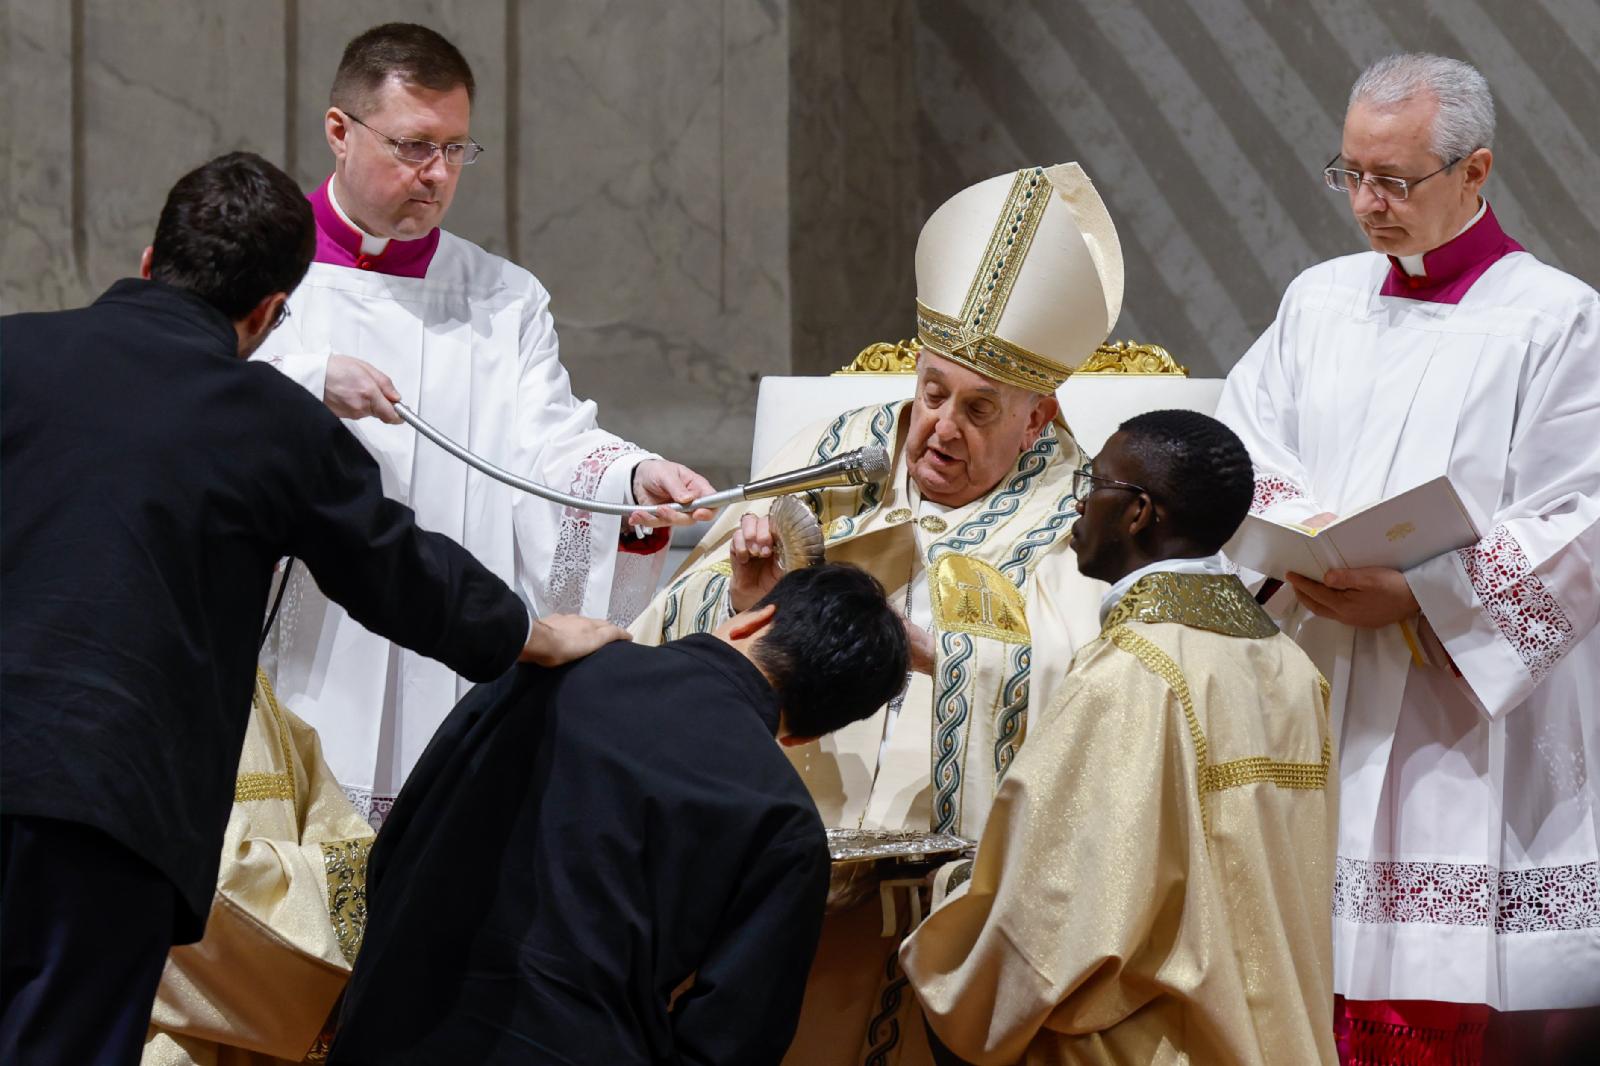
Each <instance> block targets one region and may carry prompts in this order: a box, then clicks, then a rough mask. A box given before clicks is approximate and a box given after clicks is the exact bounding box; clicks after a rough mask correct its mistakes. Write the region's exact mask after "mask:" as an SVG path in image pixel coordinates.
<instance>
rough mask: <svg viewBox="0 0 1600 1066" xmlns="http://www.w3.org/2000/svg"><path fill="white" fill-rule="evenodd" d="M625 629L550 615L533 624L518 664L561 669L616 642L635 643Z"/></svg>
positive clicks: (575, 617)
mask: <svg viewBox="0 0 1600 1066" xmlns="http://www.w3.org/2000/svg"><path fill="white" fill-rule="evenodd" d="M632 639H633V637H631V636H629V634H628V631H627V630H626V629H621V628H619V627H617V626H614V625H612V624H611V623H610V622H601V621H599V620H598V619H594V618H581V617H579V616H578V615H575V614H551V615H546V616H545V617H543V618H537V619H535V620H534V623H533V629H532V630H531V631H530V632H529V633H528V642H527V643H526V644H524V645H523V646H522V654H521V655H519V656H517V661H518V662H519V663H537V664H538V665H540V666H560V665H561V664H562V663H570V662H571V661H572V660H574V659H581V658H583V657H584V656H585V655H588V654H589V653H590V652H592V651H596V650H598V649H599V648H602V647H604V646H605V645H607V644H610V643H611V642H612V641H613V640H632Z"/></svg>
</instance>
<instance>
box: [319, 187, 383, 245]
mask: <svg viewBox="0 0 1600 1066" xmlns="http://www.w3.org/2000/svg"><path fill="white" fill-rule="evenodd" d="M333 185H334V183H333V182H331V181H330V182H328V203H330V204H332V205H333V210H334V213H335V214H336V215H338V216H339V217H340V218H341V219H343V220H344V224H345V225H346V226H349V227H350V228H351V229H353V230H355V231H356V232H357V233H359V234H361V254H362V255H382V254H383V250H384V249H385V248H387V247H389V238H387V237H374V236H373V235H372V234H370V233H368V232H367V231H366V230H364V229H362V228H361V227H360V226H358V225H356V224H355V223H354V222H353V221H351V219H350V216H349V215H347V214H345V213H344V208H342V207H340V206H339V198H338V197H337V196H335V195H334V194H333Z"/></svg>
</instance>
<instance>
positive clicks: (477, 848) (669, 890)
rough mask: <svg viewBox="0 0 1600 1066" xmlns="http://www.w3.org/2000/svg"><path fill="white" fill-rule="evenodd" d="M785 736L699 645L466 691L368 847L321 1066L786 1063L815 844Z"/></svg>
mask: <svg viewBox="0 0 1600 1066" xmlns="http://www.w3.org/2000/svg"><path fill="white" fill-rule="evenodd" d="M777 725H778V706H777V700H776V697H775V695H774V692H773V690H772V687H771V686H770V685H769V684H768V683H767V681H766V679H765V678H764V677H763V676H762V675H761V673H760V671H758V670H757V669H756V668H755V667H754V666H752V665H751V663H750V661H749V660H748V659H746V658H745V657H744V655H742V654H741V653H739V652H738V651H736V650H734V649H733V648H732V647H730V646H729V645H728V644H726V643H724V642H723V641H721V640H719V639H718V638H716V637H714V636H708V635H696V636H691V637H687V638H685V639H683V640H679V641H675V642H673V643H671V644H667V645H664V646H662V647H644V646H641V645H636V644H611V645H608V646H606V647H605V648H602V649H601V650H600V651H598V652H596V653H595V654H594V655H591V656H590V657H589V658H587V659H584V660H581V661H579V662H577V663H574V664H572V665H571V666H568V667H564V668H562V669H559V670H541V669H538V668H536V667H518V668H517V669H516V670H515V671H513V672H512V673H510V674H508V675H507V676H506V677H504V678H502V679H500V680H499V681H497V682H495V683H494V684H492V685H482V686H479V687H478V688H476V689H474V690H473V691H472V692H470V693H468V694H467V697H466V698H465V699H464V700H463V701H462V702H461V703H460V704H459V705H458V706H457V707H456V709H455V710H454V711H453V712H452V713H451V715H450V717H449V718H448V719H447V720H446V721H445V723H444V725H442V726H441V727H440V729H439V732H438V733H437V734H435V736H434V740H433V742H432V744H431V745H430V746H429V748H428V750H427V751H426V752H424V754H423V756H422V759H421V761H420V762H419V763H418V764H417V767H416V769H415V770H413V771H412V774H411V776H410V778H408V779H407V781H406V784H405V787H404V788H403V789H402V790H401V793H400V796H399V798H398V799H397V800H396V802H395V806H394V810H393V811H392V812H391V813H390V815H389V818H388V820H387V821H385V823H384V826H383V829H382V831H381V832H379V834H378V840H377V843H376V845H375V846H374V848H373V852H372V860H371V863H370V866H369V869H368V878H369V881H368V924H367V932H366V940H365V942H364V944H363V946H362V949H361V953H360V955H359V956H358V957H357V959H356V966H355V972H354V974H353V975H352V976H351V980H350V985H349V987H348V989H347V991H346V994H345V1007H344V1012H343V1015H342V1018H341V1024H340V1029H339V1035H338V1037H337V1038H336V1040H335V1042H334V1048H333V1055H332V1057H331V1059H330V1061H331V1062H333V1063H342V1064H345V1066H351V1064H361V1066H371V1064H379V1063H381V1064H384V1066H391V1064H419V1063H427V1064H456V1063H468V1062H470V1063H529V1064H533V1063H539V1064H561V1066H567V1064H576V1063H583V1064H594V1066H630V1064H635V1063H722V1064H727V1066H761V1064H763V1063H776V1062H778V1060H779V1059H781V1058H782V1056H783V1052H784V1049H785V1048H786V1047H788V1044H789V1041H790V1039H791V1038H792V1037H793V1035H794V1027H795V1023H796V1020H797V1018H798V1015H799V1010H800V999H801V995H802V993H803V992H804V988H805V981H806V974H807V971H808V970H809V969H810V966H811V957H812V955H813V954H814V953H815V951H816V945H817V936H818V933H819V931H820V929H821V923H822V911H823V906H824V904H825V902H826V898H827V890H828V848H827V837H826V834H825V833H824V832H823V828H822V821H821V819H820V817H819V816H818V815H817V811H816V807H815V805H814V804H813V803H812V801H811V797H810V795H809V794H808V793H807V792H806V789H805V786H804V785H803V784H802V783H801V781H800V778H799V775H798V774H796V773H795V771H794V769H793V767H792V766H790V764H789V761H788V759H786V758H785V757H784V755H783V754H782V752H781V751H780V749H779V746H778V744H777V743H776V742H775V741H774V740H773V734H774V732H775V731H776V729H777ZM691 975H693V984H692V986H691V987H689V988H688V989H687V990H684V991H681V992H679V994H678V995H677V998H676V1000H674V998H673V997H674V993H675V992H677V991H678V990H679V989H680V987H681V986H682V985H683V984H684V982H685V981H686V980H688V979H689V978H690V977H691Z"/></svg>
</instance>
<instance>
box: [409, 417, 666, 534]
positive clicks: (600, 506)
mask: <svg viewBox="0 0 1600 1066" xmlns="http://www.w3.org/2000/svg"><path fill="white" fill-rule="evenodd" d="M394 409H395V413H397V414H398V415H399V416H400V417H401V418H403V419H405V420H406V421H407V422H408V423H410V425H411V427H412V428H413V429H415V430H416V431H417V432H418V433H420V434H422V435H423V436H424V437H427V438H428V439H429V440H431V441H433V443H435V444H437V445H438V446H439V447H441V448H443V449H444V450H445V451H447V452H449V453H450V454H451V455H453V456H455V457H456V458H457V459H460V460H461V461H462V462H463V463H466V464H467V465H468V466H470V467H472V468H473V469H474V470H477V471H480V472H482V473H484V474H487V475H489V476H490V477H492V478H494V479H495V480H496V481H500V482H503V483H505V484H507V485H510V486H511V487H512V488H514V489H520V490H522V491H523V492H526V493H530V494H532V495H534V496H538V497H541V498H542V499H546V500H549V501H550V502H551V503H559V504H561V505H563V506H565V507H576V508H578V509H579V510H580V511H592V512H594V513H595V514H614V515H621V516H622V517H623V518H626V517H627V516H628V515H631V514H633V513H634V512H635V511H654V510H655V509H656V507H655V506H652V505H649V504H644V505H638V504H628V503H602V502H600V501H598V500H585V499H583V498H582V497H580V496H573V495H571V494H569V493H565V492H559V491H557V490H556V489H553V488H551V487H550V486H548V485H541V484H539V483H538V482H537V481H529V480H528V479H527V478H521V477H518V476H517V475H515V474H513V473H511V472H510V471H509V470H502V469H501V468H500V467H498V466H495V465H494V464H493V463H491V462H489V460H487V459H484V458H482V457H480V456H478V455H475V454H473V453H472V452H469V451H468V450H467V449H465V448H463V447H462V446H461V445H459V444H457V443H456V442H455V441H453V440H451V439H450V438H449V437H447V436H445V435H444V434H443V433H440V432H439V431H438V430H437V429H435V428H433V427H432V426H430V425H429V424H428V423H427V422H424V421H423V420H422V419H421V418H420V417H418V415H417V413H416V412H415V411H413V410H412V409H411V408H409V407H407V406H406V405H405V404H403V403H397V404H395V405H394ZM667 506H671V507H676V508H677V509H678V510H680V511H688V510H690V508H688V507H685V506H684V505H682V504H676V503H675V504H669V505H667Z"/></svg>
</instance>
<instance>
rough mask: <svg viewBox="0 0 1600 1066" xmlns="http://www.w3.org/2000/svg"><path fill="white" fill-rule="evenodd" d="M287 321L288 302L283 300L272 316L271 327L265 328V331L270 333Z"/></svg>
mask: <svg viewBox="0 0 1600 1066" xmlns="http://www.w3.org/2000/svg"><path fill="white" fill-rule="evenodd" d="M287 321H289V301H288V300H285V301H283V303H281V304H279V305H278V310H277V312H276V313H275V314H274V315H273V316H272V325H270V326H268V327H267V331H268V332H271V331H272V330H275V329H277V328H278V327H279V326H281V325H283V324H284V323H285V322H287Z"/></svg>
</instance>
